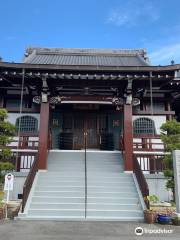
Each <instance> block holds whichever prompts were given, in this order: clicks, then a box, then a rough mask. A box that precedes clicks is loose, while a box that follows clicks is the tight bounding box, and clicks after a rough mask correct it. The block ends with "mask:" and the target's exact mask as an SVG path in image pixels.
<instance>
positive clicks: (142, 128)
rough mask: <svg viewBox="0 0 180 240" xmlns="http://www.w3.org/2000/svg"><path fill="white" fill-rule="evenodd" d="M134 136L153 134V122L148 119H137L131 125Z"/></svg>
mask: <svg viewBox="0 0 180 240" xmlns="http://www.w3.org/2000/svg"><path fill="white" fill-rule="evenodd" d="M133 129H134V134H155V132H156V130H155V125H154V121H153V120H151V119H149V118H138V119H136V120H135V121H134V123H133Z"/></svg>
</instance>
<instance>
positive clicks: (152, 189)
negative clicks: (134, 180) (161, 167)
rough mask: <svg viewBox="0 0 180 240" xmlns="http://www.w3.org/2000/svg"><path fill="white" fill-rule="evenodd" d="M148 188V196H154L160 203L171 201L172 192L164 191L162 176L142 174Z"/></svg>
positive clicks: (164, 181) (164, 180) (164, 185)
mask: <svg viewBox="0 0 180 240" xmlns="http://www.w3.org/2000/svg"><path fill="white" fill-rule="evenodd" d="M144 176H145V178H146V181H147V183H148V186H149V195H156V196H158V197H159V200H160V201H166V202H169V201H170V200H172V192H171V191H170V190H167V189H166V179H165V177H164V175H163V174H144Z"/></svg>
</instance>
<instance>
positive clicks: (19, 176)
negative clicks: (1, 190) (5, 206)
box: [4, 172, 28, 200]
mask: <svg viewBox="0 0 180 240" xmlns="http://www.w3.org/2000/svg"><path fill="white" fill-rule="evenodd" d="M12 174H13V175H14V185H13V191H10V194H9V199H10V200H18V194H22V193H23V185H24V182H25V180H26V177H27V175H28V173H21V172H14V173H12ZM4 199H6V192H5V197H4Z"/></svg>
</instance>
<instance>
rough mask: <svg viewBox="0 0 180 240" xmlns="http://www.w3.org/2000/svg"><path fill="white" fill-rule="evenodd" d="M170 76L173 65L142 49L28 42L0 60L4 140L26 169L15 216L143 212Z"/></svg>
mask: <svg viewBox="0 0 180 240" xmlns="http://www.w3.org/2000/svg"><path fill="white" fill-rule="evenodd" d="M179 84H180V65H179V64H174V65H167V66H152V65H151V64H150V59H149V58H148V55H147V53H146V51H145V50H144V49H65V48H54V49H51V48H28V49H26V52H25V55H24V60H23V62H22V63H7V62H0V107H1V108H6V109H7V111H8V116H9V119H8V120H9V121H10V122H11V123H13V124H15V125H16V127H17V136H16V137H15V138H14V140H13V141H12V143H11V144H10V145H9V147H11V149H12V152H13V157H14V161H15V165H16V171H18V172H20V173H26V175H27V178H26V181H25V183H24V187H23V188H22V189H19V192H18V195H19V196H20V195H22V209H21V213H19V218H20V219H61V220H63V219H71V220H73V219H76V220H77V219H79V220H83V219H89V220H91V219H92V220H104V219H106V220H123V221H124V220H127V221H132V220H134V221H136V220H137V221H139V220H142V219H143V209H145V208H146V205H145V203H144V199H143V197H144V196H147V195H149V190H150V188H151V187H152V181H151V176H156V177H154V178H156V183H155V184H156V186H158V185H161V187H162V182H161V181H162V179H161V177H162V176H163V174H162V171H163V168H164V165H163V156H164V146H163V144H162V142H161V140H160V127H161V125H162V124H163V123H164V122H166V121H167V120H170V119H173V118H176V119H178V120H179V119H180V110H179V109H180V108H179V107H180V101H179V100H180V85H179ZM147 175H148V176H150V177H149V178H150V180H149V182H148V179H147ZM158 181H159V182H158ZM164 182H165V181H164ZM164 188H165V183H164ZM156 190H157V189H156ZM152 191H153V190H151V191H150V192H152ZM154 191H155V190H154ZM158 191H159V190H157V192H158ZM162 194H164V195H166V196H165V198H166V199H167V198H168V197H169V195H168V196H167V194H168V193H167V192H166V193H165V192H163V193H162Z"/></svg>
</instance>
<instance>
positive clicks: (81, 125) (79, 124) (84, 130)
mask: <svg viewBox="0 0 180 240" xmlns="http://www.w3.org/2000/svg"><path fill="white" fill-rule="evenodd" d="M97 123H98V122H97V115H96V114H86V113H84V114H82V113H79V114H75V115H74V128H73V136H74V149H81V148H85V140H86V147H87V148H97V147H98V144H99V141H98V131H97V129H98V128H97ZM85 137H86V139H85Z"/></svg>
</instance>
